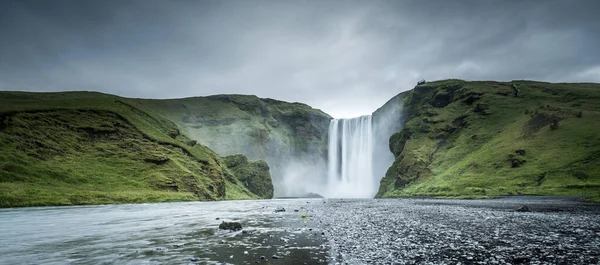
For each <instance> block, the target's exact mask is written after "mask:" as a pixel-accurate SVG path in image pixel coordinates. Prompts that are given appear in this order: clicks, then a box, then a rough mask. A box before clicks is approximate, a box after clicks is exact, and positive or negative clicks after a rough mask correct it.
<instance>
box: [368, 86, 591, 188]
mask: <svg viewBox="0 0 600 265" xmlns="http://www.w3.org/2000/svg"><path fill="white" fill-rule="evenodd" d="M514 83H515V84H517V85H518V87H519V88H520V90H521V92H520V94H519V97H514V96H513V94H512V93H513V91H512V88H511V87H510V83H500V82H464V81H459V80H446V81H439V82H434V83H428V84H426V85H424V86H419V87H417V88H415V90H413V91H412V92H411V93H410V94H409V95H408V97H407V98H406V104H408V105H407V106H405V108H406V109H407V112H406V115H408V116H409V120H408V121H407V123H406V124H405V126H404V129H403V131H401V132H399V133H397V134H395V135H394V136H392V137H391V139H390V148H391V149H392V151H393V152H394V153H395V156H396V161H395V162H394V164H393V165H392V167H390V169H389V170H388V172H387V174H386V177H385V178H384V179H383V180H382V182H381V187H380V190H379V193H378V196H379V197H399V196H458V197H490V196H499V195H511V194H539V195H584V194H591V195H596V198H598V194H600V123H599V121H600V105H598V102H600V85H598V84H551V83H541V82H529V81H515V82H514ZM448 98H449V100H446V99H448ZM471 99H474V100H473V102H472V103H471ZM444 101H450V102H449V104H448V105H447V106H444V105H445V102H444ZM469 103H470V104H469ZM478 104H480V109H485V108H486V107H487V109H485V110H482V111H479V112H475V111H474V110H475V109H476V107H477V105H478ZM579 112H581V114H582V115H581V117H578V113H579ZM461 117H462V118H461ZM555 119H556V120H558V128H556V129H552V128H550V127H551V126H550V125H551V123H552V120H555ZM519 149H522V150H525V154H524V155H521V154H518V153H517V152H516V151H517V150H519ZM513 160H516V163H517V164H518V163H519V162H522V161H525V162H524V163H523V164H522V165H520V166H519V167H512V164H513Z"/></svg>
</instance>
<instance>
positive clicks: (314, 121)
mask: <svg viewBox="0 0 600 265" xmlns="http://www.w3.org/2000/svg"><path fill="white" fill-rule="evenodd" d="M136 102H137V104H138V105H140V106H144V107H145V108H148V109H151V110H152V111H154V112H157V113H161V115H163V116H165V117H166V118H167V119H168V120H170V121H172V122H174V123H176V124H177V125H178V126H179V128H181V129H182V131H183V132H185V134H187V135H189V136H190V137H191V138H192V139H195V140H197V141H198V142H199V143H201V144H203V145H206V146H208V147H210V148H211V149H213V150H215V151H216V152H217V153H218V154H220V155H224V156H226V155H233V154H244V155H246V156H247V157H248V158H250V159H252V160H265V161H266V162H267V163H268V164H269V165H270V166H271V167H270V172H271V174H272V176H273V182H274V185H275V186H277V185H278V184H279V180H281V179H282V177H283V172H284V169H285V168H284V166H285V165H287V164H288V163H291V162H297V160H298V159H299V158H303V157H314V156H315V154H318V156H319V157H322V158H323V159H325V157H326V149H327V130H328V126H329V120H330V119H331V117H329V115H327V114H325V113H323V112H322V111H320V110H317V109H313V108H311V107H310V106H307V105H305V104H301V103H289V102H283V101H278V100H274V99H265V98H258V97H256V96H249V95H215V96H209V97H194V98H184V99H170V100H136Z"/></svg>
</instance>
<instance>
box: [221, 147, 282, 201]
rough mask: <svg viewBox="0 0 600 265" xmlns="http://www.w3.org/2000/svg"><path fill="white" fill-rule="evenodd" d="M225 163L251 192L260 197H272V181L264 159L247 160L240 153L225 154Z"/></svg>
mask: <svg viewBox="0 0 600 265" xmlns="http://www.w3.org/2000/svg"><path fill="white" fill-rule="evenodd" d="M223 160H224V161H225V164H226V165H227V167H228V168H229V169H231V170H232V171H233V173H234V175H235V177H236V178H237V179H238V180H239V181H240V182H241V183H242V184H243V185H244V187H246V188H247V189H248V190H249V191H250V192H252V193H253V194H256V195H258V197H260V198H264V199H270V198H273V183H272V181H271V174H270V173H269V166H268V165H267V163H266V162H265V161H262V160H258V161H248V158H246V156H244V155H242V154H236V155H231V156H226V157H224V158H223Z"/></svg>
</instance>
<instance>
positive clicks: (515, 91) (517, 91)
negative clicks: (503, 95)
mask: <svg viewBox="0 0 600 265" xmlns="http://www.w3.org/2000/svg"><path fill="white" fill-rule="evenodd" d="M510 86H511V87H512V89H513V93H514V94H515V97H519V92H521V90H519V88H518V87H517V86H516V85H515V84H514V83H510Z"/></svg>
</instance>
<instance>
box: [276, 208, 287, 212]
mask: <svg viewBox="0 0 600 265" xmlns="http://www.w3.org/2000/svg"><path fill="white" fill-rule="evenodd" d="M275 212H276V213H280V212H285V208H283V207H277V209H275Z"/></svg>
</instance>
